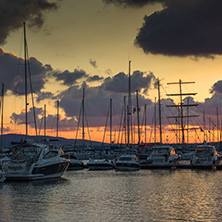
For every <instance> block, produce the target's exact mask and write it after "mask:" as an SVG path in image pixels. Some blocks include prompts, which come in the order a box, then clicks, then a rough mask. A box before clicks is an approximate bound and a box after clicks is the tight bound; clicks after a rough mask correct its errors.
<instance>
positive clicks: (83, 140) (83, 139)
mask: <svg viewBox="0 0 222 222" xmlns="http://www.w3.org/2000/svg"><path fill="white" fill-rule="evenodd" d="M84 99H85V88H83V95H82V146H83V149H85V131H84V128H85V126H84V122H85V120H84V117H85V105H84Z"/></svg>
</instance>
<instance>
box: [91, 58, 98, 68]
mask: <svg viewBox="0 0 222 222" xmlns="http://www.w3.org/2000/svg"><path fill="white" fill-rule="evenodd" d="M89 64H90V65H92V66H93V67H94V68H97V67H98V66H97V62H96V60H92V59H91V58H90V59H89Z"/></svg>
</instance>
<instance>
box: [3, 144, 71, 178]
mask: <svg viewBox="0 0 222 222" xmlns="http://www.w3.org/2000/svg"><path fill="white" fill-rule="evenodd" d="M61 153H62V150H60V149H49V147H48V146H47V145H45V144H20V145H17V146H15V147H14V150H13V153H12V156H11V159H10V160H9V161H7V162H6V163H5V164H3V170H4V172H5V176H6V179H7V180H36V179H48V178H57V177H61V176H62V175H63V173H64V172H65V171H66V169H67V168H68V165H69V163H70V160H67V159H65V158H62V157H61Z"/></svg>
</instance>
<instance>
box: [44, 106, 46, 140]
mask: <svg viewBox="0 0 222 222" xmlns="http://www.w3.org/2000/svg"><path fill="white" fill-rule="evenodd" d="M44 141H46V104H44Z"/></svg>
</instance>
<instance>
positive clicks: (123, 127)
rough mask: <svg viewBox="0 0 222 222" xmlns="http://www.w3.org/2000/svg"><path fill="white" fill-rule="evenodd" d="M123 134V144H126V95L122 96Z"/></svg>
mask: <svg viewBox="0 0 222 222" xmlns="http://www.w3.org/2000/svg"><path fill="white" fill-rule="evenodd" d="M123 128H124V132H125V133H124V134H125V144H126V135H127V134H126V96H124V126H123Z"/></svg>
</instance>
